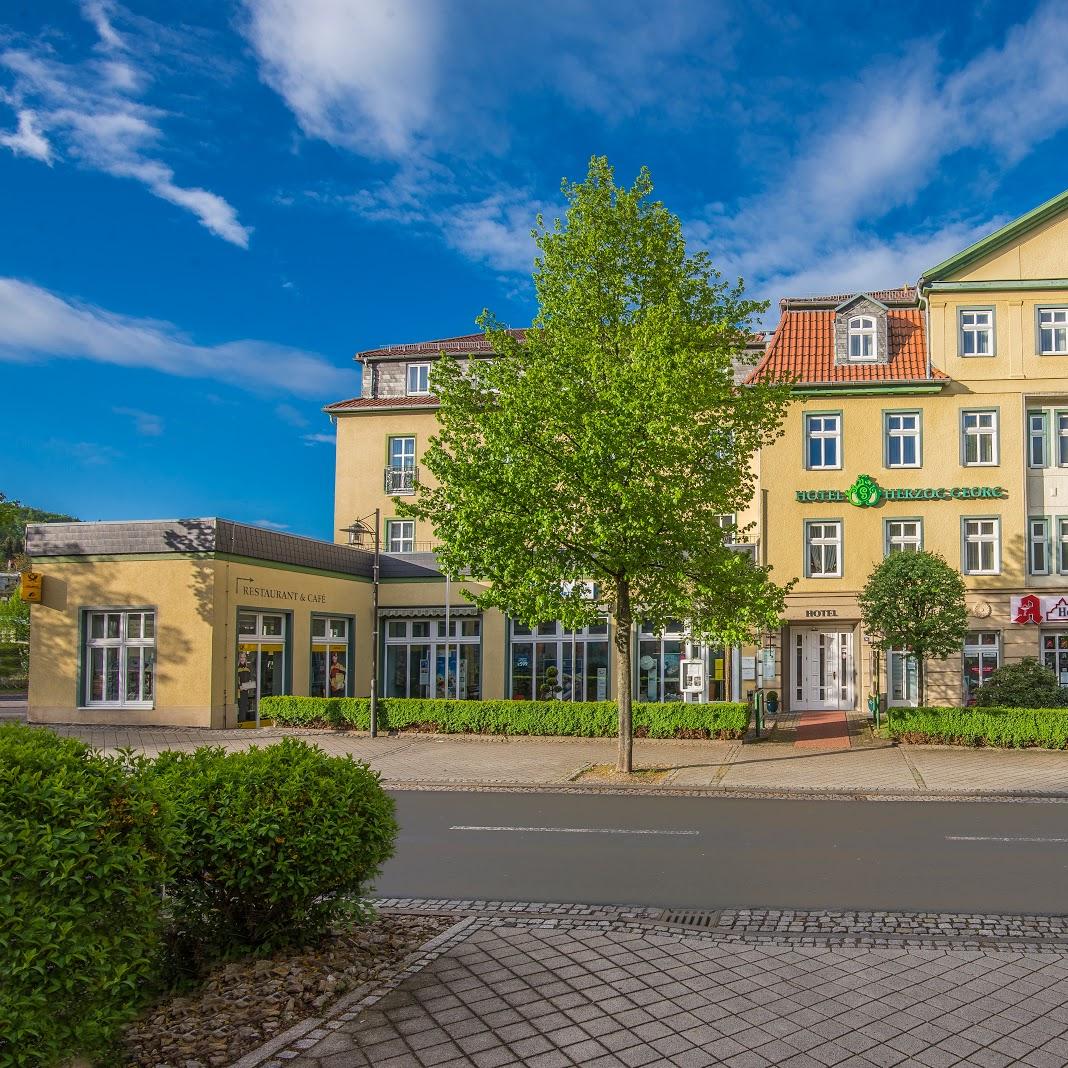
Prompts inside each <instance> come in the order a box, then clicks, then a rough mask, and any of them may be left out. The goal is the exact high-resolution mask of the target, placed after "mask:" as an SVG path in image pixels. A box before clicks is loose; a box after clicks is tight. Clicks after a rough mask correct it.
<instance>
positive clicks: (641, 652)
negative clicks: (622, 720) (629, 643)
mask: <svg viewBox="0 0 1068 1068" xmlns="http://www.w3.org/2000/svg"><path fill="white" fill-rule="evenodd" d="M651 627H652V624H651V623H650V622H649V621H648V620H642V623H641V631H640V632H639V635H638V672H637V674H638V686H637V689H636V690H635V693H634V699H635V700H636V701H681V700H682V679H681V675H680V668H679V661H680V660H681V659H682V654H683V652H684V650H685V645H684V642H683V628H682V624H681V623H680V622H679V621H678V620H669V621H668V625H667V629H665V631H664V633H663V634H654V633H653V632H652V629H651Z"/></svg>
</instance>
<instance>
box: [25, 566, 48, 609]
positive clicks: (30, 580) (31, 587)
mask: <svg viewBox="0 0 1068 1068" xmlns="http://www.w3.org/2000/svg"><path fill="white" fill-rule="evenodd" d="M21 579H22V582H21V586H20V589H19V593H20V594H21V596H22V599H23V600H24V601H26V602H27V603H29V604H40V603H41V586H42V584H43V582H44V576H43V575H42V574H41V573H40V572H39V571H23V572H22V576H21Z"/></svg>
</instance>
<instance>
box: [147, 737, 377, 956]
mask: <svg viewBox="0 0 1068 1068" xmlns="http://www.w3.org/2000/svg"><path fill="white" fill-rule="evenodd" d="M152 775H153V777H154V778H155V779H156V780H157V781H158V783H159V784H160V786H161V788H162V789H164V790H166V792H167V794H168V796H169V797H170V798H171V799H172V801H173V804H174V807H175V810H176V813H177V818H178V830H179V845H180V847H181V859H180V863H179V867H178V870H177V875H176V877H175V879H174V880H173V882H172V883H171V884H170V885H169V887H168V902H169V906H170V908H171V910H172V914H173V922H174V932H175V940H174V946H175V952H176V954H177V957H176V959H175V961H173V962H172V966H175V967H178V968H182V967H189V966H191V965H195V963H196V960H197V958H205V957H206V958H210V957H213V956H218V955H225V954H228V953H231V952H234V951H239V950H243V949H259V948H273V947H275V946H278V945H281V944H284V943H286V942H290V941H299V940H303V939H308V938H312V937H314V936H315V935H317V934H319V933H321V932H322V930H323V929H324V928H325V926H326V925H327V924H328V923H329V922H330V921H331V920H332V919H334V918H335V917H336V916H337V915H338V914H339V912H340V911H342V910H343V909H344V908H345V907H346V906H347V905H348V903H349V899H351V897H352V896H354V895H357V894H359V893H360V892H361V891H362V890H363V889H364V887H365V884H366V883H367V881H368V880H369V879H372V878H374V876H375V875H376V874H377V872H378V869H379V867H380V865H381V864H382V863H383V861H385V860H386V859H387V858H388V857H390V856H391V855H392V853H393V844H394V839H395V838H396V834H397V824H396V820H395V819H394V816H393V808H394V806H393V800H392V798H390V797H389V796H388V795H387V794H386V793H385V791H384V790H383V789H382V787H381V786H380V785H379V776H378V773H377V772H375V771H372V770H371V769H370V768H369V767H368V766H367V765H366V764H362V763H359V762H357V761H355V760H353V759H352V758H351V757H331V756H327V755H326V754H325V753H324V752H323V751H322V750H321V749H318V748H317V747H315V746H312V745H306V744H305V743H304V742H301V741H297V740H296V739H293V738H286V739H284V740H283V741H282V742H280V743H279V744H277V745H271V746H267V747H266V748H263V749H260V748H257V747H256V746H253V747H252V748H251V749H249V750H248V751H247V752H243V753H226V752H225V751H224V750H222V749H217V748H208V747H206V748H203V749H198V750H196V751H195V752H193V753H163V754H161V755H160V756H159V757H158V758H157V760H156V761H155V764H154V767H153V769H152ZM190 952H192V954H193V957H192V960H191V959H190V957H189V956H187V954H189V953H190Z"/></svg>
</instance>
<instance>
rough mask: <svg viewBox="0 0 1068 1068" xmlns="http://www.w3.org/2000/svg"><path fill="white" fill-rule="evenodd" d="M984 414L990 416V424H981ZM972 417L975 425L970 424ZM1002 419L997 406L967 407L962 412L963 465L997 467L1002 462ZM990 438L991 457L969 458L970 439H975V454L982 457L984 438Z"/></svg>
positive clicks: (961, 452)
mask: <svg viewBox="0 0 1068 1068" xmlns="http://www.w3.org/2000/svg"><path fill="white" fill-rule="evenodd" d="M984 416H989V417H990V426H983V425H981V422H980V420H982V419H983V417H984ZM970 419H974V420H975V425H974V426H969V425H968V422H969V420H970ZM999 423H1000V419H999V418H998V410H997V408H965V409H964V410H963V411H962V412H961V413H960V433H961V451H960V462H961V467H997V466H998V464H999V463H1000V462H1001V444H1000V443H1001V434H1000V432H999ZM984 438H985V439H989V441H990V454H991V457H992V458H991V459H989V460H983V459H975V460H969V459H968V442H969V440H974V441H975V455H976V456H977V457H981V456H982V453H983V449H982V443H983V439H984Z"/></svg>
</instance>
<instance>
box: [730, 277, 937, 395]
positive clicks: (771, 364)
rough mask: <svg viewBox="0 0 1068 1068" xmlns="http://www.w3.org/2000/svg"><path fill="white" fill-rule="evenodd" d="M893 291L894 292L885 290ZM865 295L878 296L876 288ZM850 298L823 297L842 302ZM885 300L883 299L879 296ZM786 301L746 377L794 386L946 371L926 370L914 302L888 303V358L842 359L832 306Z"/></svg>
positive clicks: (922, 377) (924, 377)
mask: <svg viewBox="0 0 1068 1068" xmlns="http://www.w3.org/2000/svg"><path fill="white" fill-rule="evenodd" d="M883 292H884V293H885V292H895V291H892V290H891V291H886V290H884V291H883ZM868 295H869V296H872V297H875V298H876V299H877V300H878V299H881V298H880V296H879V293H877V292H876V293H870V294H868ZM848 299H849V297H848V296H847V297H844V298H843V297H837V296H835V297H827V298H823V299H822V300H821V303H822V302H823V301H826V302H828V303H829V302H834V303H835V305H837V304H841V303H843V302H844V301H845V300H848ZM883 303H884V304H885V303H886V301H883ZM783 304H784V305H785V307H784V310H783V313H782V318H781V319H780V320H779V325H778V327H777V328H776V330H775V333H774V334H773V335H772V338H771V342H770V343H769V345H768V348H767V352H766V353H765V354H764V356H763V358H762V359H761V360H760V362H759V363H758V364H757V366H756V367H755V368H754V369H753V370H752V371H751V372H750V374H749V375H748V377H747V378H746V381H747V382H757V381H761V380H765V379H771V380H792V381H794V382H795V383H796V384H797V385H841V384H846V383H850V382H918V381H926V382H929V381H932V380H938V381H940V382H941V381H945V380H946V377H947V376H946V375H944V374H943V373H942V372H941V371H938V370H933V369H932V371H931V373H930V375H928V373H927V347H926V340H925V330H924V318H923V312H922V311H921V310H920V309H919V308H916V307H911V308H891V309H890V310H889V311H888V312H887V313H886V314H887V326H888V328H889V329H888V333H889V342H890V354H889V359H888V361H887V362H886V363H841V364H836V363H835V358H834V307H823V308H811V309H795V308H794V307H793V306H792V304H791V302H787V301H784V302H783Z"/></svg>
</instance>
